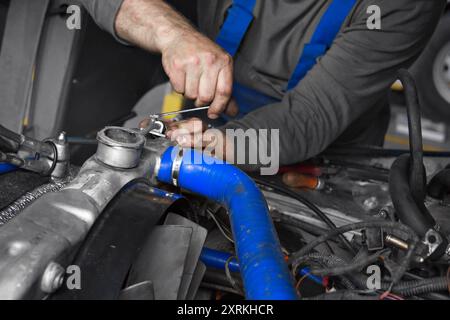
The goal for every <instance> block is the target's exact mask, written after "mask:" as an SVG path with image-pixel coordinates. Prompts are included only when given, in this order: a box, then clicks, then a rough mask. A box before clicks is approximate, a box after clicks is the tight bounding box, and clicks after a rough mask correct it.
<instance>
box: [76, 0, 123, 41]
mask: <svg viewBox="0 0 450 320" xmlns="http://www.w3.org/2000/svg"><path fill="white" fill-rule="evenodd" d="M123 1H124V0H77V2H78V4H80V5H82V6H83V7H85V8H86V10H87V11H88V12H89V14H90V15H91V16H92V18H93V19H94V21H95V22H96V23H97V24H98V25H99V26H100V27H101V28H102V29H104V30H106V31H108V32H109V33H111V34H112V35H113V36H115V37H116V39H118V40H120V38H119V37H118V36H117V34H116V30H115V21H116V17H117V13H118V12H119V10H120V7H121V6H122V3H123Z"/></svg>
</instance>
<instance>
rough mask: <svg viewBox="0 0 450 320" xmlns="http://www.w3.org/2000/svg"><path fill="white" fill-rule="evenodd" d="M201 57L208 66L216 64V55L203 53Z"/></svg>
mask: <svg viewBox="0 0 450 320" xmlns="http://www.w3.org/2000/svg"><path fill="white" fill-rule="evenodd" d="M203 57H204V59H205V62H206V64H208V65H213V64H215V63H216V62H217V55H216V54H215V53H213V52H205V53H204V55H203Z"/></svg>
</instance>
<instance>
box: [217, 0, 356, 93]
mask: <svg viewBox="0 0 450 320" xmlns="http://www.w3.org/2000/svg"><path fill="white" fill-rule="evenodd" d="M356 2H357V0H333V2H332V3H331V4H330V6H329V8H328V9H327V11H326V12H325V14H324V16H323V17H322V19H321V21H320V23H319V25H318V27H317V29H316V31H315V33H314V34H313V37H312V39H311V42H310V43H308V44H306V45H305V47H304V49H303V53H302V56H301V57H300V60H299V63H298V65H297V67H296V68H295V71H294V73H293V74H292V76H291V79H290V80H289V83H288V90H292V89H293V88H295V87H296V86H297V84H299V83H300V81H301V80H302V79H303V78H304V77H305V76H306V74H307V73H308V71H309V70H311V69H312V68H313V67H314V65H315V64H316V63H317V59H318V58H319V57H321V56H323V55H324V54H325V53H326V51H327V50H328V49H329V48H330V47H331V45H332V44H333V41H334V39H335V38H336V36H337V35H338V33H339V30H340V29H341V27H342V24H343V23H344V21H345V19H346V18H347V16H348V15H349V14H350V12H351V10H352V9H353V7H354V5H355V4H356ZM255 5H256V0H234V1H233V5H232V6H231V8H230V9H229V10H228V16H227V18H226V20H225V22H224V24H223V26H222V28H221V30H220V32H219V35H218V37H217V39H216V42H217V44H219V45H220V46H221V47H222V48H223V49H224V50H225V51H227V52H228V53H229V54H230V55H231V56H233V57H234V56H235V54H236V52H237V51H238V49H239V47H240V45H241V43H242V40H243V39H244V36H245V34H246V33H247V31H248V29H249V27H250V24H251V23H252V21H253V19H254V17H253V9H254V8H255Z"/></svg>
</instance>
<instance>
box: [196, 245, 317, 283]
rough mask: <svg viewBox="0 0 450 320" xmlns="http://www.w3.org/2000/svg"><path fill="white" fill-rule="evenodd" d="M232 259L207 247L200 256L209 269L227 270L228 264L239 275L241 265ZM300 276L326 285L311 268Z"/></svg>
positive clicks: (225, 253)
mask: <svg viewBox="0 0 450 320" xmlns="http://www.w3.org/2000/svg"><path fill="white" fill-rule="evenodd" d="M230 258H231V254H229V253H227V252H223V251H218V250H214V249H210V248H206V247H205V248H203V250H202V253H201V255H200V260H201V261H202V262H203V263H204V264H205V266H207V267H209V268H214V269H218V270H225V265H226V264H227V262H228V269H229V270H230V272H236V273H239V272H240V268H239V263H238V262H237V261H236V259H230ZM229 259H230V260H229ZM298 275H299V276H300V277H303V276H306V277H307V278H309V279H310V280H312V281H314V282H315V283H317V284H319V285H322V286H323V285H325V284H326V280H325V279H324V278H322V277H319V276H315V275H313V274H311V270H310V269H309V268H302V269H300V270H299V271H298Z"/></svg>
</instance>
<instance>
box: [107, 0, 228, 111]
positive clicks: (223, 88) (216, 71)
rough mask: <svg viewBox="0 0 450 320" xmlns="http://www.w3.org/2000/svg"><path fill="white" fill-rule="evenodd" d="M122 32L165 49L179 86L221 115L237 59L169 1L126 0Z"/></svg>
mask: <svg viewBox="0 0 450 320" xmlns="http://www.w3.org/2000/svg"><path fill="white" fill-rule="evenodd" d="M114 27H115V30H116V33H117V35H118V36H119V37H120V38H121V39H122V40H124V41H128V42H130V43H133V44H135V45H138V46H140V47H141V48H144V49H146V50H149V51H153V52H160V53H161V54H162V59H163V65H164V69H165V71H166V73H167V74H168V76H169V78H170V81H171V83H172V85H173V87H174V89H175V90H176V91H177V92H179V93H181V94H184V95H185V96H186V97H187V98H189V99H192V100H195V101H196V105H197V106H204V105H208V104H210V105H211V108H210V110H209V111H208V116H209V117H210V118H211V119H216V118H217V117H218V116H219V114H221V113H222V112H223V111H224V110H225V108H226V106H227V104H228V101H229V100H230V97H231V91H232V86H233V61H232V60H233V59H232V58H231V57H230V56H229V55H228V54H227V53H226V52H225V51H224V50H222V49H221V48H220V47H219V46H218V45H216V44H215V43H214V42H213V41H211V40H209V39H208V38H207V37H205V36H204V35H202V34H201V33H200V32H198V31H197V30H196V29H195V28H194V27H193V26H192V25H191V24H190V23H189V21H188V20H187V19H186V18H185V17H183V16H182V15H181V14H180V13H178V12H177V11H176V10H174V9H173V8H172V7H171V6H170V5H169V4H167V3H165V2H164V1H156V0H153V1H152V0H124V1H123V3H122V6H121V7H120V10H119V12H118V13H117V17H116V21H115V25H114Z"/></svg>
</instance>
